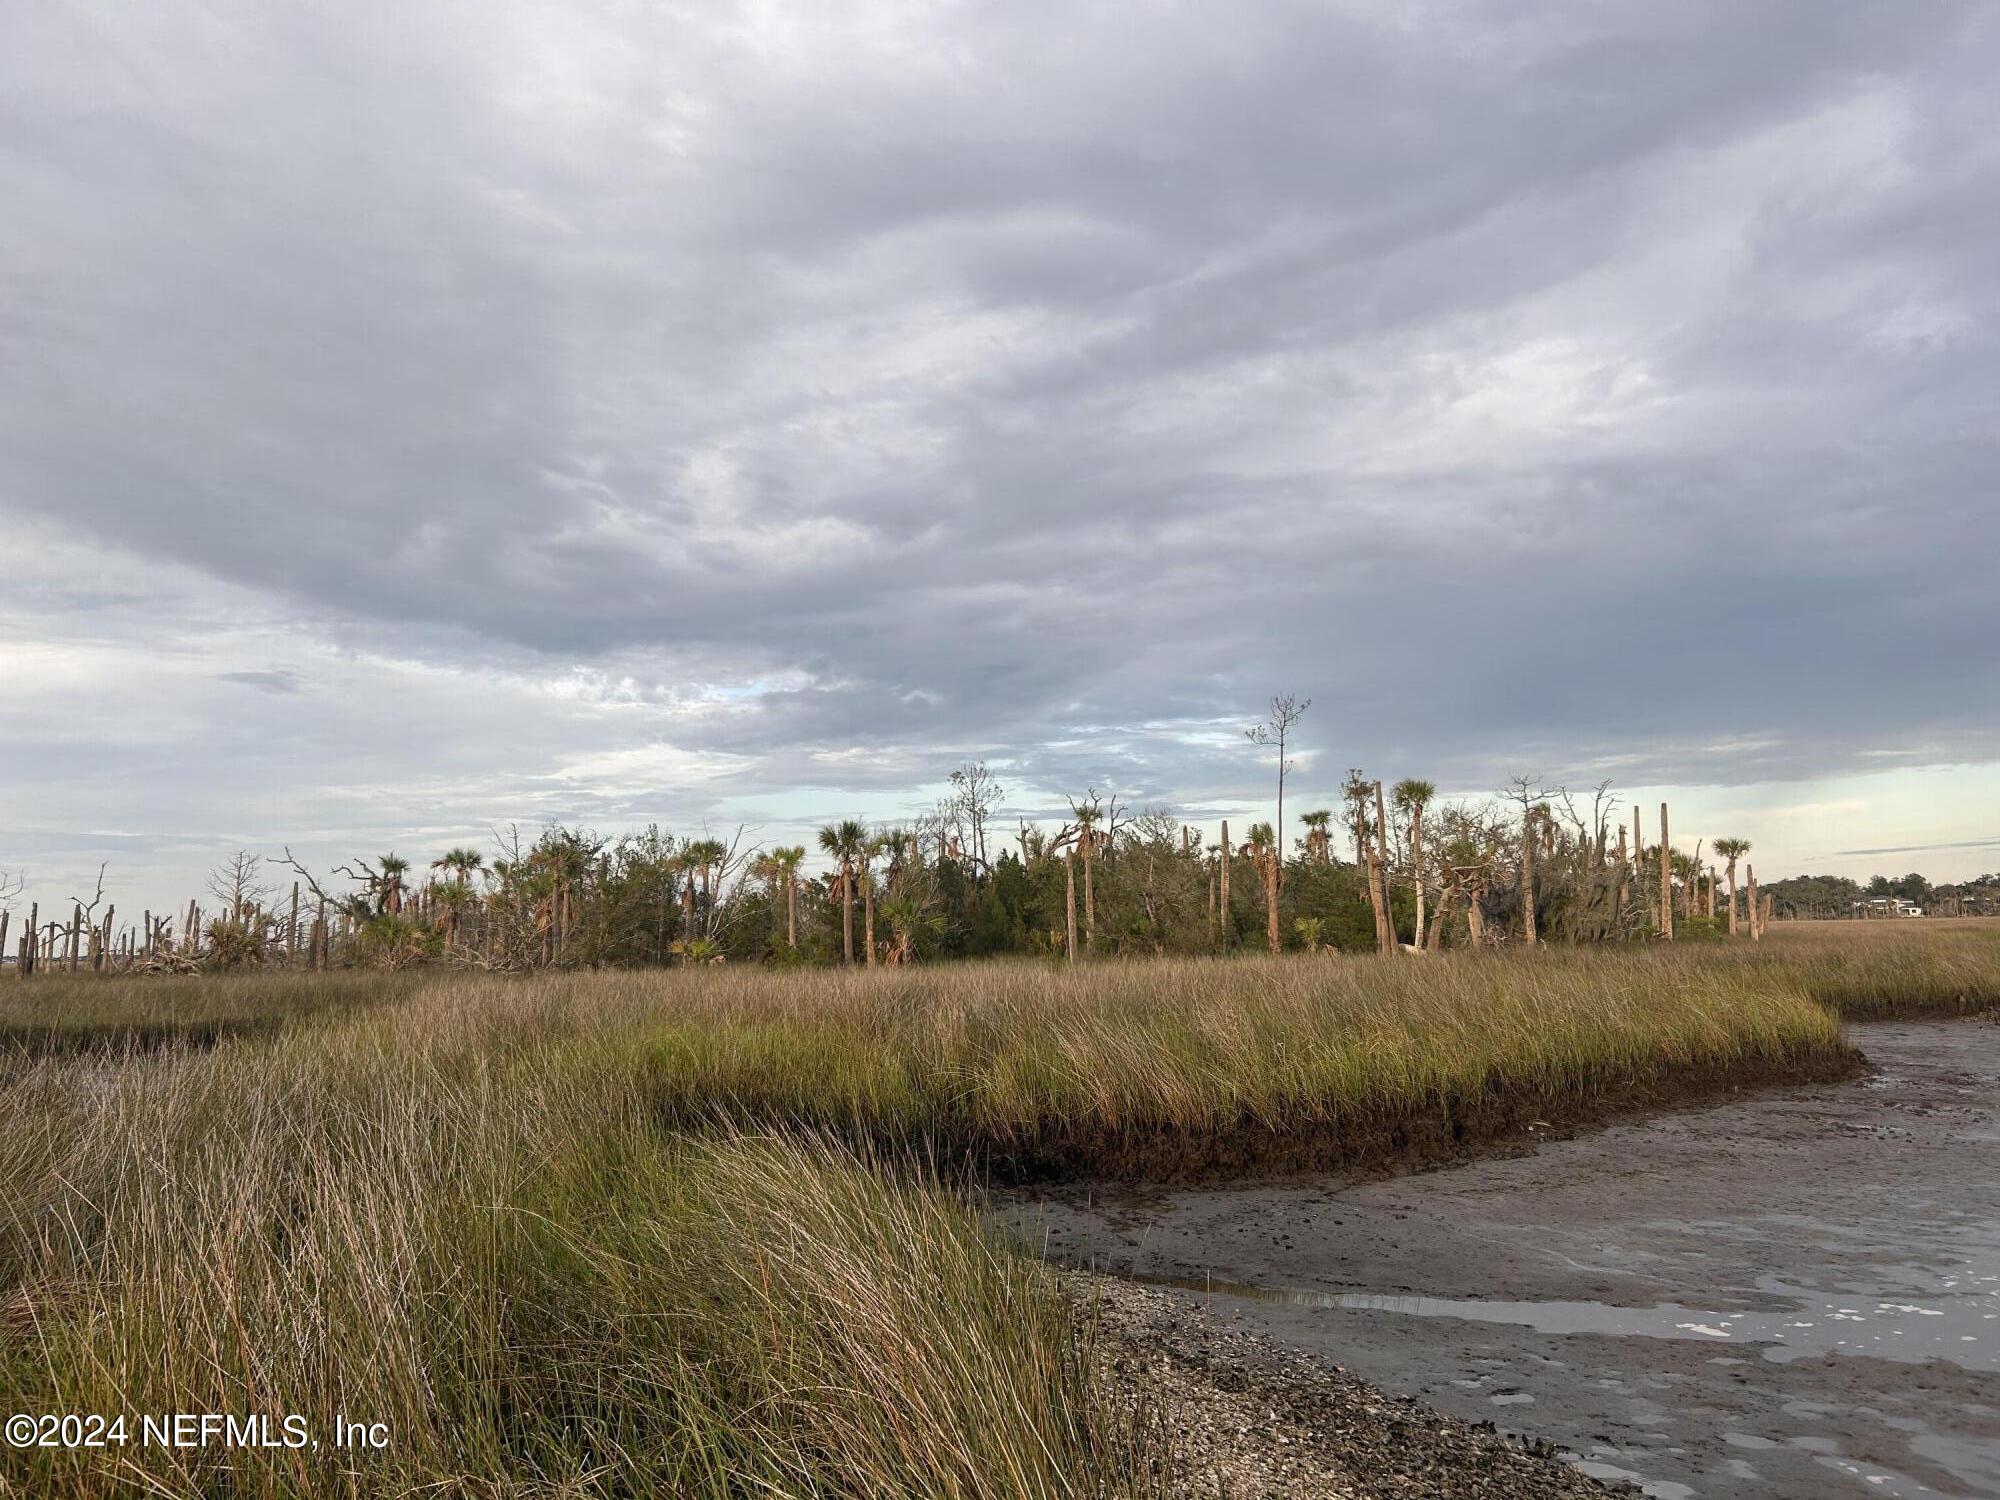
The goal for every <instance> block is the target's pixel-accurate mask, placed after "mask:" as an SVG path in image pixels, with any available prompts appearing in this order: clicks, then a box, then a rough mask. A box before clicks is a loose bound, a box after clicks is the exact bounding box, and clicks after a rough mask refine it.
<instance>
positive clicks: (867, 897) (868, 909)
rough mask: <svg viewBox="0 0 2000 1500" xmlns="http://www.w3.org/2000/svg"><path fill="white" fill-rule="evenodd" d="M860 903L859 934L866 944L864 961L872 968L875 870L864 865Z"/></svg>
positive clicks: (873, 964) (873, 963) (873, 965)
mask: <svg viewBox="0 0 2000 1500" xmlns="http://www.w3.org/2000/svg"><path fill="white" fill-rule="evenodd" d="M861 905H862V910H863V913H864V916H863V923H862V929H861V936H862V940H863V941H864V942H865V943H866V944H867V945H868V951H867V956H866V958H865V960H864V962H865V964H866V966H867V967H868V968H871V969H872V968H874V967H875V872H874V871H873V870H871V869H869V868H868V867H867V866H866V865H864V866H862V869H861Z"/></svg>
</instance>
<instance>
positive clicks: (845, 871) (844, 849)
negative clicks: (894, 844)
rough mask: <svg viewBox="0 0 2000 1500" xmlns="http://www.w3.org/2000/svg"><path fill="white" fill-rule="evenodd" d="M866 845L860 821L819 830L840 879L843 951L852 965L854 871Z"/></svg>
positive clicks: (846, 820)
mask: <svg viewBox="0 0 2000 1500" xmlns="http://www.w3.org/2000/svg"><path fill="white" fill-rule="evenodd" d="M867 843H868V825H867V824H866V823H863V822H862V821H861V820H860V819H859V818H843V819H842V820H841V821H840V822H838V823H829V824H827V825H826V826H825V827H824V828H822V829H820V831H819V847H820V849H821V850H822V851H823V852H825V853H827V854H830V855H832V856H833V859H834V863H835V866H836V868H837V873H838V876H839V880H840V952H841V958H842V960H843V961H844V962H846V963H850V964H851V963H853V962H854V868H855V865H856V864H857V863H858V862H859V861H860V859H861V851H862V849H863V848H864V847H865V846H866V845H867Z"/></svg>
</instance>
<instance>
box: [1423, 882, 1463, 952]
mask: <svg viewBox="0 0 2000 1500" xmlns="http://www.w3.org/2000/svg"><path fill="white" fill-rule="evenodd" d="M1457 894H1458V887H1457V886H1456V885H1455V884H1453V882H1452V881H1451V880H1450V879H1449V878H1447V879H1446V880H1445V883H1444V885H1443V886H1442V887H1441V888H1440V889H1439V891H1438V906H1437V910H1436V912H1434V913H1433V914H1432V915H1431V925H1430V930H1429V931H1428V932H1427V933H1425V934H1424V949H1425V951H1426V952H1429V953H1442V952H1443V951H1444V924H1445V923H1446V922H1447V921H1449V920H1450V918H1451V903H1452V898H1453V897H1455V896H1456V895H1457Z"/></svg>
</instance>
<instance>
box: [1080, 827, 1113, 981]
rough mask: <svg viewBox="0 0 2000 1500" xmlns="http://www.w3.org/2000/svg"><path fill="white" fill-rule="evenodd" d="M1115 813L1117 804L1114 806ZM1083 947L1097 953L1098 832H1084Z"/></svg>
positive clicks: (1093, 829) (1091, 829)
mask: <svg viewBox="0 0 2000 1500" xmlns="http://www.w3.org/2000/svg"><path fill="white" fill-rule="evenodd" d="M1112 807H1113V811H1114V813H1115V812H1116V809H1117V804H1116V803H1113V804H1112ZM1082 843H1083V947H1084V951H1085V952H1087V953H1095V952H1096V951H1097V882H1096V881H1095V880H1093V879H1092V878H1091V867H1092V866H1094V865H1095V864H1096V863H1097V830H1096V829H1095V828H1086V829H1084V830H1083V839H1082Z"/></svg>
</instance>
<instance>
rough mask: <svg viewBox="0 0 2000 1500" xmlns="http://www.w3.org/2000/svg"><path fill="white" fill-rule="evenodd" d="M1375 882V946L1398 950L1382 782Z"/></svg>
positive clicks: (1389, 951)
mask: <svg viewBox="0 0 2000 1500" xmlns="http://www.w3.org/2000/svg"><path fill="white" fill-rule="evenodd" d="M1372 876H1373V879H1374V880H1375V883H1376V884H1377V885H1379V886H1380V887H1381V888H1382V895H1381V899H1380V900H1379V901H1378V902H1377V903H1376V906H1375V913H1376V917H1375V920H1376V923H1377V927H1376V932H1375V941H1376V946H1377V947H1378V948H1380V949H1381V951H1382V952H1383V953H1385V954H1392V953H1395V952H1397V951H1398V946H1397V942H1396V915H1395V913H1394V912H1393V911H1392V910H1391V909H1390V906H1389V810H1388V807H1387V806H1386V804H1385V803H1384V802H1383V800H1382V783H1381V782H1379V781H1378V782H1376V783H1375V867H1374V870H1373V872H1372Z"/></svg>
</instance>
